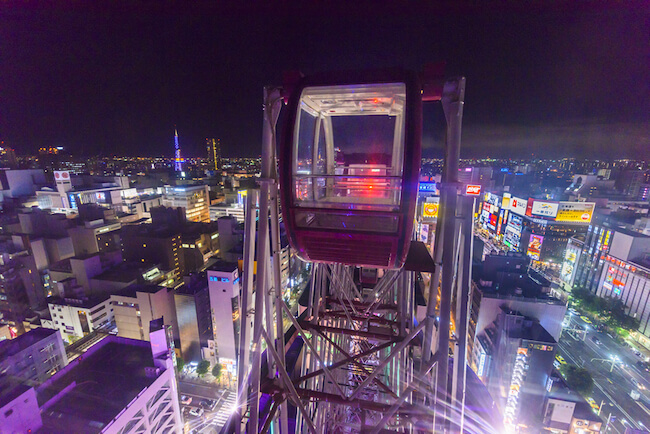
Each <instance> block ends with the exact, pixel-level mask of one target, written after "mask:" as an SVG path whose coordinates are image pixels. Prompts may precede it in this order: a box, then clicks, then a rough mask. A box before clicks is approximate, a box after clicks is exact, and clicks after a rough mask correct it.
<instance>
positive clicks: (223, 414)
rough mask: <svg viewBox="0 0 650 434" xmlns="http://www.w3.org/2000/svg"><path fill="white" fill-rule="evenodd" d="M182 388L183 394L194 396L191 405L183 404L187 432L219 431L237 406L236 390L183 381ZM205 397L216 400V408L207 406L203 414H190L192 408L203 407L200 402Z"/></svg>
mask: <svg viewBox="0 0 650 434" xmlns="http://www.w3.org/2000/svg"><path fill="white" fill-rule="evenodd" d="M180 389H181V394H182V395H184V396H187V397H191V398H192V402H191V403H190V404H189V405H181V409H182V412H183V420H184V421H185V432H189V433H196V434H198V433H201V434H208V433H218V432H219V430H220V429H221V428H222V427H223V426H224V425H225V424H226V422H227V421H228V418H229V417H230V414H231V413H232V410H233V408H234V406H235V401H236V395H235V392H234V391H231V390H227V389H222V390H217V389H215V388H212V387H206V386H199V385H195V384H189V383H181V387H180ZM207 389H210V390H207ZM205 399H212V400H214V401H216V404H215V405H214V408H213V409H212V410H210V409H208V408H205V409H204V413H203V415H201V416H194V415H192V414H190V410H191V409H193V408H199V407H201V405H200V402H201V401H202V400H205Z"/></svg>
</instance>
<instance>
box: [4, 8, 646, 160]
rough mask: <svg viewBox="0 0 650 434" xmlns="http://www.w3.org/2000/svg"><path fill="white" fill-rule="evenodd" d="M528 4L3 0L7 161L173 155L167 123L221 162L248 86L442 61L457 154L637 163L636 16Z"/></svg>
mask: <svg viewBox="0 0 650 434" xmlns="http://www.w3.org/2000/svg"><path fill="white" fill-rule="evenodd" d="M533 6H534V7H532V8H531V9H525V8H517V7H506V6H496V7H474V8H471V7H469V6H468V5H467V4H462V3H461V4H460V5H457V6H439V7H435V6H423V5H411V4H408V7H407V4H406V3H401V2H397V3H394V4H390V5H389V4H384V5H378V6H376V7H375V8H373V9H372V10H369V9H367V8H364V7H363V6H362V5H359V6H358V7H355V8H343V7H341V6H339V7H332V8H320V7H318V6H311V5H303V6H302V7H301V8H291V7H290V5H285V6H283V7H274V8H271V7H268V8H257V9H254V8H252V7H246V6H233V5H230V6H228V5H220V6H215V5H212V4H208V3H201V2H199V3H197V4H195V5H194V6H193V7H190V8H185V9H178V10H177V9H175V8H173V7H167V8H164V7H156V6H145V5H141V4H139V5H129V6H127V5H119V4H118V5H114V6H111V7H109V6H106V5H96V6H86V7H77V8H67V7H65V6H63V5H61V4H59V5H56V4H55V5H54V6H52V7H50V8H39V7H33V6H32V7H25V8H19V7H17V6H14V5H13V4H12V3H6V4H4V5H3V6H2V9H3V13H2V18H0V19H1V20H2V21H3V25H2V27H1V28H2V30H0V32H2V42H0V44H2V51H3V53H4V54H5V59H6V61H5V62H2V64H1V65H0V77H2V78H3V82H4V83H6V86H4V87H3V88H2V90H0V96H2V99H3V101H4V104H3V106H2V108H0V110H1V111H0V114H1V117H0V137H1V138H2V139H3V140H5V142H6V143H7V144H9V145H10V146H12V147H14V148H15V149H16V150H17V152H18V153H19V154H20V155H25V154H29V153H32V152H35V150H36V149H38V148H39V147H41V146H64V147H66V148H68V149H70V150H71V151H73V152H74V153H79V154H83V155H108V154H110V153H113V152H115V151H120V152H119V153H121V154H124V155H129V154H130V155H135V154H141V155H173V132H174V127H175V126H176V127H177V128H178V130H179V136H180V137H181V140H182V142H183V144H182V146H183V150H184V155H186V156H188V157H189V156H199V155H202V154H203V152H202V149H204V148H203V146H204V143H205V138H206V137H219V138H221V142H222V147H223V155H224V156H258V155H259V154H260V146H261V145H260V143H261V139H260V138H261V110H260V103H261V89H262V87H263V86H264V85H267V84H273V83H276V84H279V83H280V82H281V77H282V72H283V71H286V70H290V69H302V70H304V71H305V72H306V73H309V72H312V71H315V70H338V69H356V68H369V67H373V68H374V67H378V68H381V67H391V66H407V67H411V68H420V67H421V66H422V65H423V64H424V63H427V62H436V61H446V62H447V71H446V73H447V74H448V75H457V74H463V75H465V76H467V77H468V101H467V102H468V105H467V109H466V111H465V122H464V124H465V125H464V129H465V131H464V135H463V154H464V156H467V157H474V156H477V155H486V154H489V155H490V156H497V157H499V156H505V155H513V156H518V157H528V156H532V155H535V156H537V155H539V154H540V153H542V151H543V152H545V153H547V154H553V156H554V157H564V156H567V157H577V158H581V157H585V156H591V155H592V154H593V153H594V152H596V153H598V154H600V155H602V157H603V158H635V157H637V158H638V157H639V156H641V155H642V153H643V151H644V149H647V147H648V146H650V135H649V134H648V131H649V130H650V119H649V116H648V113H650V107H649V105H648V104H649V101H650V98H648V97H647V96H648V84H647V83H648V82H650V78H649V71H648V68H647V61H646V60H647V50H648V48H647V47H648V46H650V41H648V33H647V32H645V31H644V28H645V24H644V23H645V22H646V21H645V20H647V18H648V12H647V8H643V7H642V3H631V4H629V5H628V6H627V7H625V8H623V7H621V6H617V5H615V4H613V3H612V4H610V3H605V4H599V6H598V7H588V6H582V7H578V6H573V5H570V4H569V3H560V4H556V5H555V6H554V7H550V6H544V5H542V4H541V3H537V4H535V5H533ZM540 16H541V17H543V18H544V20H540V19H539V17H540ZM341 17H344V18H343V19H340V18H341ZM320 35H325V36H324V38H323V39H324V41H326V42H323V41H320V38H321V36H320ZM332 47H336V48H335V49H334V48H332ZM359 53H363V54H362V55H359ZM614 77H615V78H614ZM440 117H441V113H439V112H435V111H433V110H425V116H424V120H425V128H424V138H423V143H424V155H425V156H430V157H435V156H440V155H441V151H440V150H441V149H442V146H441V144H442V136H443V128H442V124H443V123H444V121H441V119H440Z"/></svg>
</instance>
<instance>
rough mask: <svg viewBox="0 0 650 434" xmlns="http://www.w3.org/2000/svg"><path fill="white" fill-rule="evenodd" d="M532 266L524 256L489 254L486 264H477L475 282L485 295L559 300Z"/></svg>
mask: <svg viewBox="0 0 650 434" xmlns="http://www.w3.org/2000/svg"><path fill="white" fill-rule="evenodd" d="M528 264H529V259H528V258H527V257H525V256H523V255H521V254H514V255H506V256H504V255H487V256H486V258H485V261H483V262H480V263H474V265H473V268H472V280H473V281H474V283H475V284H476V286H477V287H478V288H479V290H480V291H481V293H482V294H483V295H484V296H497V297H513V296H514V297H522V298H536V299H545V300H548V301H551V302H553V301H559V300H557V299H555V298H553V297H551V296H549V295H548V288H550V286H551V283H550V282H549V281H548V279H546V278H545V277H544V276H542V275H541V274H540V273H538V272H537V271H535V270H534V269H532V268H529V267H528Z"/></svg>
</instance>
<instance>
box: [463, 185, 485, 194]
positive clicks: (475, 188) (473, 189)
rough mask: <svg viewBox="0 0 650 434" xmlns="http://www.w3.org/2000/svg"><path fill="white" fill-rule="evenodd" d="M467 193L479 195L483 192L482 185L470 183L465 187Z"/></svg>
mask: <svg viewBox="0 0 650 434" xmlns="http://www.w3.org/2000/svg"><path fill="white" fill-rule="evenodd" d="M465 194H471V195H473V196H478V195H479V194H481V186H480V185H468V186H467V187H466V188H465Z"/></svg>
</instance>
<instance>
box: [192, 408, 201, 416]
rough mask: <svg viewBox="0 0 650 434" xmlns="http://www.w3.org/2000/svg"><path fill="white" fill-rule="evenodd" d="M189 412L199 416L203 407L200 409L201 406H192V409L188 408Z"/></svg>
mask: <svg viewBox="0 0 650 434" xmlns="http://www.w3.org/2000/svg"><path fill="white" fill-rule="evenodd" d="M190 414H191V415H192V416H196V417H201V416H203V409H202V408H198V407H197V408H193V409H191V410H190Z"/></svg>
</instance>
